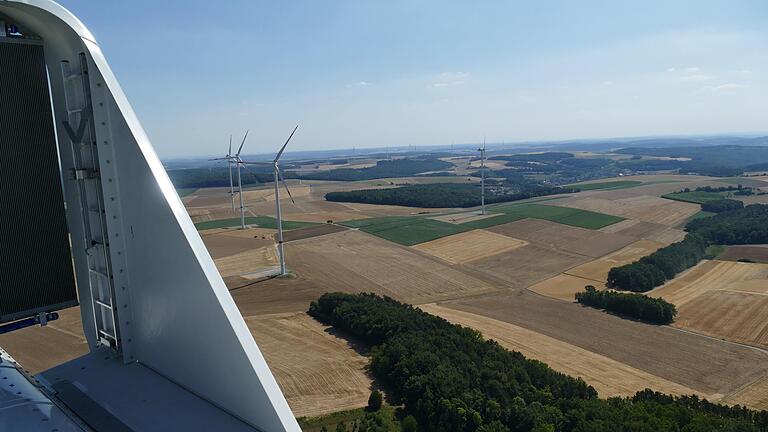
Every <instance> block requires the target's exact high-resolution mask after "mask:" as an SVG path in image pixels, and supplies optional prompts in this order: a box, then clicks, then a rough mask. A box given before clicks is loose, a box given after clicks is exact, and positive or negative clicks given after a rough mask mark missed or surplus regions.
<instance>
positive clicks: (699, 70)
mask: <svg viewBox="0 0 768 432" xmlns="http://www.w3.org/2000/svg"><path fill="white" fill-rule="evenodd" d="M685 71H686V72H692V73H693V72H701V68H698V67H689V68H685Z"/></svg>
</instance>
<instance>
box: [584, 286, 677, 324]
mask: <svg viewBox="0 0 768 432" xmlns="http://www.w3.org/2000/svg"><path fill="white" fill-rule="evenodd" d="M576 301H577V302H578V303H579V304H583V305H585V306H590V307H593V308H597V309H603V310H606V311H608V312H611V313H615V314H618V315H623V316H627V317H631V318H636V319H638V320H640V321H643V322H647V323H649V324H660V325H664V324H671V323H672V322H673V321H674V320H675V316H676V315H677V308H675V305H673V304H672V303H669V302H667V301H665V300H664V299H661V298H653V297H648V296H645V295H643V294H627V293H620V292H616V291H598V290H597V289H595V287H594V286H592V285H587V286H586V287H584V291H582V292H579V293H576Z"/></svg>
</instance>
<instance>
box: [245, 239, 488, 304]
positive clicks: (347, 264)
mask: <svg viewBox="0 0 768 432" xmlns="http://www.w3.org/2000/svg"><path fill="white" fill-rule="evenodd" d="M285 249H286V251H285V254H286V257H287V258H286V259H287V261H288V267H289V270H291V272H293V273H294V274H295V276H294V277H292V278H275V279H271V280H268V281H264V282H260V283H258V284H256V285H254V286H250V287H247V288H243V289H239V290H235V291H233V292H232V295H233V297H234V298H235V302H237V303H238V305H239V306H240V308H241V312H242V313H243V314H244V315H254V314H257V313H276V312H292V311H304V310H306V309H307V307H308V305H309V303H310V302H311V301H312V300H315V299H317V297H319V296H320V295H322V294H323V293H325V292H328V291H343V292H350V293H358V292H375V293H377V294H381V295H388V296H390V297H393V298H395V299H398V300H400V301H404V302H408V303H413V304H420V303H429V302H434V301H438V300H443V299H450V298H457V297H462V296H467V295H474V294H479V293H484V292H489V291H493V290H495V289H496V287H495V286H494V284H493V283H490V282H486V281H485V280H483V279H482V278H481V277H477V276H475V275H470V274H468V273H466V272H463V271H460V270H457V269H455V268H453V267H451V266H450V265H448V264H446V263H444V262H442V261H438V260H436V259H433V258H430V257H428V256H425V255H424V254H423V253H421V252H418V251H414V250H412V249H411V248H408V247H405V246H400V245H397V244H394V243H392V242H389V241H386V240H382V239H380V238H378V237H374V236H372V235H369V234H366V233H363V232H360V231H353V230H349V231H343V232H339V233H335V234H328V235H324V236H321V237H315V238H310V239H305V240H297V241H293V242H290V243H286V246H285Z"/></svg>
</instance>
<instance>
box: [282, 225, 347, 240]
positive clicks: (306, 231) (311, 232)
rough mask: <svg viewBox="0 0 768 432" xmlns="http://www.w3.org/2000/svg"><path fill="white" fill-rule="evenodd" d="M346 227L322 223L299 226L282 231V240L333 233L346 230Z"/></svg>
mask: <svg viewBox="0 0 768 432" xmlns="http://www.w3.org/2000/svg"><path fill="white" fill-rule="evenodd" d="M346 230H347V228H346V227H343V226H341V225H331V224H323V225H317V226H311V227H306V228H299V229H295V230H291V231H286V232H284V233H283V241H286V242H289V241H296V240H304V239H308V238H312V237H318V236H321V235H326V234H333V233H337V232H341V231H346Z"/></svg>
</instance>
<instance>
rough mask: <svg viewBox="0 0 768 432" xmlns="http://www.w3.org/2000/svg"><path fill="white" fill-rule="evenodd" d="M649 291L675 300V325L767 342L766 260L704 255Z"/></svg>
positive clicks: (740, 339) (756, 342)
mask: <svg viewBox="0 0 768 432" xmlns="http://www.w3.org/2000/svg"><path fill="white" fill-rule="evenodd" d="M649 295H651V296H654V297H662V298H664V299H665V300H667V301H669V302H671V303H674V304H675V305H676V306H677V310H678V316H677V318H676V319H675V323H674V324H673V325H674V326H675V327H680V328H684V329H689V330H694V331H697V332H701V333H704V334H708V335H711V336H715V337H720V338H726V339H728V340H731V341H734V342H740V343H745V344H750V345H756V346H760V347H768V264H756V263H739V262H732V261H707V260H705V261H703V262H701V263H699V265H697V266H695V267H693V268H692V269H690V270H688V271H687V272H685V273H683V274H682V275H680V276H678V277H676V278H675V279H673V280H672V281H670V282H668V283H667V284H665V285H664V286H662V287H660V288H658V289H656V290H654V291H652V292H651V293H649Z"/></svg>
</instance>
